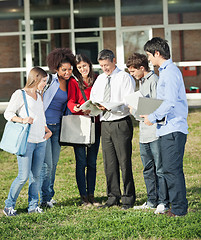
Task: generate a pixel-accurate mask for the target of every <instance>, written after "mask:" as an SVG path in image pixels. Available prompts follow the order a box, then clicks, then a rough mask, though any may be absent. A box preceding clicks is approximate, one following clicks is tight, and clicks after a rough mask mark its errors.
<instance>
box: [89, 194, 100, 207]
mask: <svg viewBox="0 0 201 240" xmlns="http://www.w3.org/2000/svg"><path fill="white" fill-rule="evenodd" d="M88 200H89V202H90V203H91V204H93V205H94V206H96V207H99V206H100V205H101V204H100V203H99V202H97V201H96V200H95V198H94V195H93V194H90V195H89V196H88Z"/></svg>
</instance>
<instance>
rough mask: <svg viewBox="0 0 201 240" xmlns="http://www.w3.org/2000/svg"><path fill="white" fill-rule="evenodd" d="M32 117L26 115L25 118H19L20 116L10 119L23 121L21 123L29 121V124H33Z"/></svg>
mask: <svg viewBox="0 0 201 240" xmlns="http://www.w3.org/2000/svg"><path fill="white" fill-rule="evenodd" d="M33 120H34V119H33V118H32V117H26V118H21V117H17V116H15V117H13V118H12V119H11V121H13V122H18V123H23V124H26V123H29V124H33Z"/></svg>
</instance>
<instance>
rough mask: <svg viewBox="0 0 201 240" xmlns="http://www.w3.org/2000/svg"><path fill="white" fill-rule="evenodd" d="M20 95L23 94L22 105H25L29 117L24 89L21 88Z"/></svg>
mask: <svg viewBox="0 0 201 240" xmlns="http://www.w3.org/2000/svg"><path fill="white" fill-rule="evenodd" d="M22 95H23V99H24V105H25V109H26V112H27V116H28V117H29V111H28V104H27V98H26V94H25V90H23V89H22Z"/></svg>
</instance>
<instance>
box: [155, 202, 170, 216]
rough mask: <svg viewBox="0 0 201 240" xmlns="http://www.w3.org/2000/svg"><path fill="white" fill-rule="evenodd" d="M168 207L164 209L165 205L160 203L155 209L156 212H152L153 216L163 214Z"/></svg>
mask: <svg viewBox="0 0 201 240" xmlns="http://www.w3.org/2000/svg"><path fill="white" fill-rule="evenodd" d="M168 209H169V208H168V207H165V205H164V204H163V203H160V204H159V205H158V206H157V209H156V211H155V212H154V213H155V214H164V213H165V212H167V211H168Z"/></svg>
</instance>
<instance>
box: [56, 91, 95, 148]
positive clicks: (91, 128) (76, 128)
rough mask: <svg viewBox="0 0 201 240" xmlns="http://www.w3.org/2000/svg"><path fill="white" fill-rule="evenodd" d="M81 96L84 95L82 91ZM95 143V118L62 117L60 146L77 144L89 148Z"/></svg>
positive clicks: (84, 96) (80, 116)
mask: <svg viewBox="0 0 201 240" xmlns="http://www.w3.org/2000/svg"><path fill="white" fill-rule="evenodd" d="M80 91H81V92H82V96H83V98H84V100H85V101H86V100H87V98H86V95H85V93H84V91H83V90H82V89H80ZM93 143H95V118H94V117H90V116H85V115H67V116H63V117H62V122H61V132H60V145H62V146H74V145H77V144H81V145H87V146H90V145H91V144H93Z"/></svg>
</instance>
